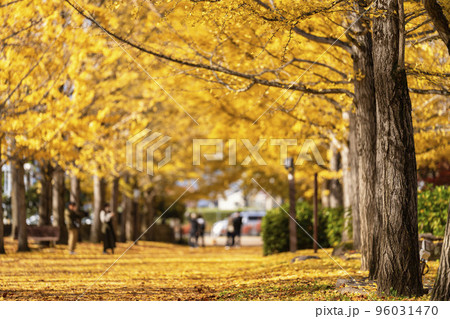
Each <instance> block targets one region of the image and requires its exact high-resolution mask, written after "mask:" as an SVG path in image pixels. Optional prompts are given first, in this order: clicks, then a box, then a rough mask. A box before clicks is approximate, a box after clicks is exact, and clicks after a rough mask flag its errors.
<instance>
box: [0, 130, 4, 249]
mask: <svg viewBox="0 0 450 319" xmlns="http://www.w3.org/2000/svg"><path fill="white" fill-rule="evenodd" d="M1 172H2V138H0V173H1ZM2 177H3V176H1V177H0V255H1V254H4V253H5V242H4V225H3V217H4V216H3V202H2V199H3V178H2Z"/></svg>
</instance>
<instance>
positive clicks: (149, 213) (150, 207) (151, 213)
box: [142, 187, 156, 240]
mask: <svg viewBox="0 0 450 319" xmlns="http://www.w3.org/2000/svg"><path fill="white" fill-rule="evenodd" d="M155 196H156V192H155V189H154V188H153V187H150V188H149V189H148V190H147V191H146V192H145V198H144V203H145V213H146V217H147V218H146V223H145V226H144V228H145V229H143V230H142V231H146V230H147V228H149V227H150V226H152V224H153V222H154V221H155V215H156V211H155V205H154V202H153V200H154V199H155ZM153 229H154V228H153V227H150V228H149V229H148V231H147V232H146V234H145V238H146V239H147V240H155V237H154V235H153V234H154V231H153Z"/></svg>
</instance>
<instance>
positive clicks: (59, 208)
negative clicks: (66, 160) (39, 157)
mask: <svg viewBox="0 0 450 319" xmlns="http://www.w3.org/2000/svg"><path fill="white" fill-rule="evenodd" d="M52 202H53V203H52V211H53V212H52V214H53V226H56V227H59V229H60V231H59V234H60V236H59V241H58V244H63V245H66V244H67V240H68V234H67V228H66V224H65V222H64V208H65V203H64V171H63V169H62V168H61V167H59V166H58V167H56V168H55V170H54V171H53V191H52Z"/></svg>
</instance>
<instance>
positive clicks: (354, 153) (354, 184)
mask: <svg viewBox="0 0 450 319" xmlns="http://www.w3.org/2000/svg"><path fill="white" fill-rule="evenodd" d="M349 131H350V132H349V157H350V161H349V162H350V179H351V189H352V191H351V194H352V196H351V199H350V201H351V209H352V222H353V248H354V249H356V250H360V249H361V219H360V214H359V181H358V178H359V177H358V176H359V167H358V166H359V158H358V148H357V136H356V134H357V127H356V115H355V114H353V113H350V129H349Z"/></svg>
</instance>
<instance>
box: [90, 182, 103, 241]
mask: <svg viewBox="0 0 450 319" xmlns="http://www.w3.org/2000/svg"><path fill="white" fill-rule="evenodd" d="M104 203H105V181H104V180H103V178H100V177H99V176H94V208H93V216H92V225H91V241H92V242H94V243H98V242H99V241H100V239H101V222H100V211H101V210H102V209H103V205H104Z"/></svg>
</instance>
